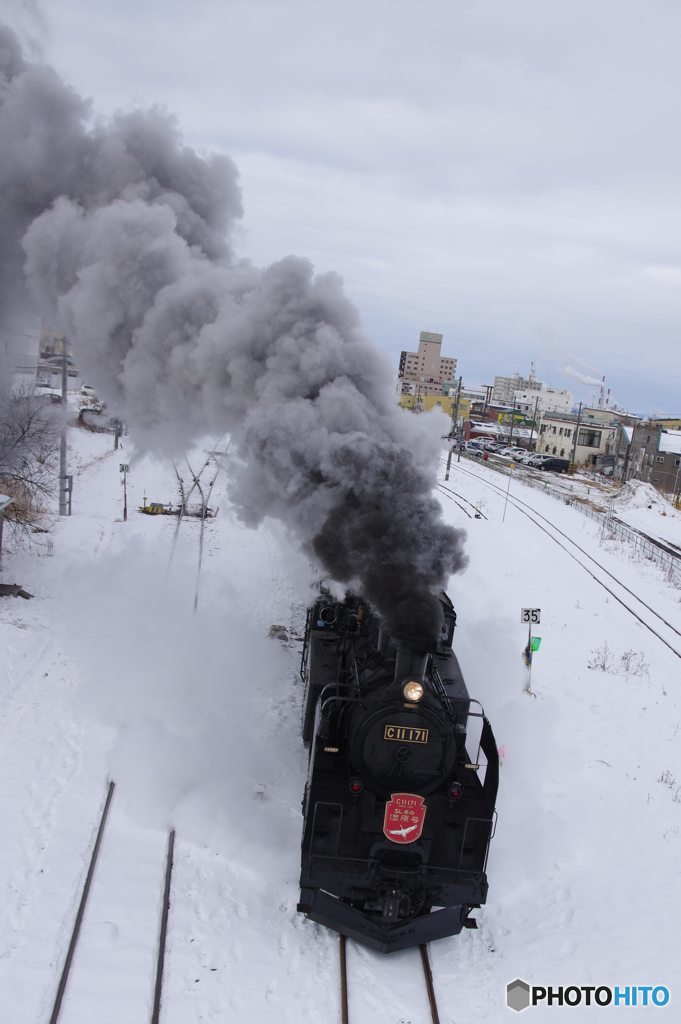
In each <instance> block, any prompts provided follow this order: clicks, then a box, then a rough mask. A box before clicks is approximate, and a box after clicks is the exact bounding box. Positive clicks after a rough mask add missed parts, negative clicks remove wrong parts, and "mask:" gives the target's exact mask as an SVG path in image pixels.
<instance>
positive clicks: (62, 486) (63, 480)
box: [59, 338, 69, 516]
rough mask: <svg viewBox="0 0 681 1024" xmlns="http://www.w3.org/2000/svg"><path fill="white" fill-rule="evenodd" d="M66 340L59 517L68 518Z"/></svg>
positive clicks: (64, 346) (62, 386)
mask: <svg viewBox="0 0 681 1024" xmlns="http://www.w3.org/2000/svg"><path fill="white" fill-rule="evenodd" d="M66 347H67V346H66V338H62V360H61V418H62V423H61V440H60V442H59V515H60V516H66V515H68V512H67V510H66V421H67V415H66V409H67V401H66V400H67V392H68V386H69V384H68V363H67V359H66Z"/></svg>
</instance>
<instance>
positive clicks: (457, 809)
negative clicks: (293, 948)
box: [298, 593, 499, 953]
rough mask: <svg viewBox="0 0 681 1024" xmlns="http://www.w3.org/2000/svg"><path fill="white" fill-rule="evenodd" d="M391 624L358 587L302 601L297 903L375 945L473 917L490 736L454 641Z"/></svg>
mask: <svg viewBox="0 0 681 1024" xmlns="http://www.w3.org/2000/svg"><path fill="white" fill-rule="evenodd" d="M440 605H441V610H442V623H443V624H442V628H441V631H440V634H439V636H437V637H434V638H432V639H430V640H426V641H424V640H423V638H421V637H419V638H415V637H409V636H406V635H402V636H394V635H392V636H391V635H390V634H389V632H388V630H387V628H386V626H385V624H384V623H383V622H381V620H380V619H379V618H378V617H377V616H376V615H375V614H374V613H373V612H372V611H371V609H370V608H369V607H368V606H367V605H366V604H365V602H363V601H362V600H361V599H360V598H358V597H356V596H348V597H346V599H345V600H344V601H335V600H333V599H332V598H331V597H330V596H329V595H324V594H322V595H321V597H320V599H319V600H318V601H316V603H315V604H314V606H313V607H312V608H310V609H309V611H308V614H307V622H306V628H305V638H304V645H303V655H302V661H301V676H302V677H303V680H304V683H305V695H304V703H303V722H302V732H303V740H304V742H305V744H306V745H309V753H310V759H309V771H308V778H307V785H306V789H305V797H304V801H303V817H304V826H303V839H302V859H301V874H300V902H299V904H298V910H299V911H301V912H303V913H304V914H306V915H307V917H308V918H310V919H312V920H313V921H317V922H319V923H321V924H323V925H326V926H328V927H329V928H333V929H335V930H336V931H338V932H340V933H341V934H344V935H346V936H349V937H351V938H354V939H356V940H358V941H359V942H362V943H364V944H365V945H367V946H370V947H372V948H374V949H377V950H379V951H381V952H384V953H390V952H393V951H395V950H399V949H404V948H407V947H409V946H415V945H420V944H422V943H426V942H429V941H430V940H432V939H437V938H443V937H444V936H448V935H455V934H458V933H459V932H460V931H461V929H462V928H475V927H476V922H475V919H474V918H473V917H472V916H471V914H472V911H473V910H474V909H476V908H478V907H480V906H481V905H482V904H483V903H485V901H486V899H487V876H486V864H487V854H488V850H489V843H490V839H491V838H492V835H493V831H494V826H495V820H496V818H495V807H494V805H495V799H496V792H497V784H498V775H499V760H498V753H497V747H496V743H495V740H494V736H493V733H492V729H491V726H490V724H489V722H488V721H487V718H486V717H485V715H484V712H483V710H482V708H481V707H480V705H479V704H478V703H477V702H476V701H474V700H472V699H471V698H470V696H469V694H468V691H467V689H466V685H465V683H464V680H463V676H462V674H461V670H460V668H459V663H458V661H457V658H456V655H455V654H454V652H453V651H452V641H453V636H454V628H455V624H456V613H455V611H454V608H453V606H452V603H451V601H450V600H449V598H448V597H447V595H446V594H444V593H442V594H441V596H440Z"/></svg>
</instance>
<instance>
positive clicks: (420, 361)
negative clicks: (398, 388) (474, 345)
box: [399, 331, 456, 395]
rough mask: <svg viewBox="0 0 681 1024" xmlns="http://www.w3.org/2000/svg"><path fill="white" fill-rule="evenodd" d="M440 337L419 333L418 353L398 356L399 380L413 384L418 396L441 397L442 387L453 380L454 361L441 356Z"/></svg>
mask: <svg viewBox="0 0 681 1024" xmlns="http://www.w3.org/2000/svg"><path fill="white" fill-rule="evenodd" d="M441 347H442V335H441V334H433V333H432V332H431V331H421V334H420V335H419V350H418V352H402V353H401V354H400V370H399V379H400V380H401V381H402V382H403V383H405V384H414V385H416V389H417V391H418V392H419V394H422V395H441V394H443V390H444V385H445V384H446V383H448V382H449V381H453V380H454V376H455V374H456V359H454V358H452V357H449V356H445V357H443V356H441V355H440V349H441Z"/></svg>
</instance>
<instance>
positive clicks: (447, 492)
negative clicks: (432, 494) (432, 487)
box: [437, 484, 487, 519]
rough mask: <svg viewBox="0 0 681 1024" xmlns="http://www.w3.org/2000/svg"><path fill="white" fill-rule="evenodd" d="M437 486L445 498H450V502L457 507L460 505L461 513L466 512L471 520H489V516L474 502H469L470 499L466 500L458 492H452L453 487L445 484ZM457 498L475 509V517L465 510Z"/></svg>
mask: <svg viewBox="0 0 681 1024" xmlns="http://www.w3.org/2000/svg"><path fill="white" fill-rule="evenodd" d="M437 486H438V488H439V490H440V492H441V493H442V494H444V496H445V498H449V500H450V501H453V502H454V504H455V505H458V506H459V508H460V509H461V511H462V512H465V513H466V515H467V516H468V518H469V519H473V518H476V519H487V516H486V515H485V513H484V512H483V511H482V510H481V509H480V507H479V506H478V505H474V504H473V502H472V501H469V500H468V498H465V497H464V496H463V494H459V492H458V491H454V490H452V488H451V487H446V486H445V485H444V484H438V485H437ZM457 498H460V499H461V501H465V502H466V505H470V507H471V508H472V509H473V515H471V513H470V512H469V511H468V509H467V508H465V507H464V506H463V505H462V504H461V502H460V501H457Z"/></svg>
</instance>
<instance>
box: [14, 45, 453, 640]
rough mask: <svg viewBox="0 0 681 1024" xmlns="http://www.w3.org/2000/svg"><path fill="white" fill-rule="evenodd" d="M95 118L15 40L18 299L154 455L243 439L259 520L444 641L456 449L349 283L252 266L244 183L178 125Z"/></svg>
mask: <svg viewBox="0 0 681 1024" xmlns="http://www.w3.org/2000/svg"><path fill="white" fill-rule="evenodd" d="M89 116H90V112H89V108H88V106H87V104H85V103H84V102H83V101H82V100H81V99H79V98H78V97H77V96H75V95H74V93H73V92H72V91H71V90H70V89H69V88H67V87H66V86H65V85H64V84H63V83H62V82H61V81H60V80H59V78H58V77H57V76H56V74H55V73H54V72H53V71H51V70H50V69H48V68H45V67H42V66H39V65H35V64H27V63H26V62H25V61H24V59H23V57H22V55H21V52H20V49H19V47H18V45H17V42H16V39H15V38H14V37H13V36H12V34H11V33H9V32H7V31H4V32H2V33H1V34H0V147H1V151H2V154H3V156H2V170H1V171H0V174H1V178H0V190H1V193H2V200H0V202H2V206H1V207H0V246H2V247H3V249H2V265H3V267H4V268H5V269H4V270H3V271H2V274H3V276H2V277H1V278H0V301H2V300H3V299H4V297H5V296H6V295H7V290H8V289H11V288H13V287H18V286H19V285H18V281H19V273H20V272H21V273H25V274H26V275H27V278H28V280H29V282H30V284H31V287H32V289H33V292H34V294H35V295H37V296H38V297H39V299H40V301H41V302H42V303H43V305H49V306H50V307H51V308H53V309H56V311H57V313H58V316H59V320H60V324H61V326H62V327H63V328H64V329H65V330H66V332H67V333H68V336H69V338H70V339H71V341H72V343H73V346H74V349H75V351H76V354H77V360H78V363H79V365H80V366H81V369H82V371H83V373H85V374H86V375H87V378H88V379H90V380H92V381H93V383H94V384H95V385H96V386H97V388H98V390H99V391H100V392H101V393H102V396H103V397H104V398H106V399H107V400H108V401H109V403H110V404H111V406H112V407H113V408H115V409H116V410H118V411H120V413H121V414H122V415H123V416H124V418H125V419H126V421H127V422H128V423H129V425H130V427H131V429H132V431H133V433H134V435H135V437H136V439H137V441H138V443H140V444H142V445H144V446H146V447H148V448H150V449H153V450H156V451H160V452H170V451H177V450H178V449H179V450H183V449H184V448H186V447H187V446H188V444H189V443H191V441H193V440H195V439H197V438H199V437H201V436H202V435H205V434H206V433H207V432H209V431H212V432H217V433H221V432H224V431H229V432H230V433H231V435H232V450H235V451H236V453H237V455H238V457H239V460H240V468H239V470H238V472H237V474H236V476H235V478H234V480H233V484H232V493H231V497H232V499H233V501H234V502H235V504H236V506H237V508H238V509H239V511H240V514H241V515H242V517H243V518H244V520H246V521H247V522H249V523H251V524H257V523H258V522H259V521H260V520H262V519H263V518H264V517H266V516H274V517H277V518H279V519H281V520H283V521H284V522H285V523H286V524H287V525H288V526H289V528H290V529H291V530H292V532H294V533H295V534H296V535H297V536H298V538H299V539H300V541H301V542H302V544H303V545H304V547H305V548H306V549H307V550H308V551H310V552H311V553H313V554H314V555H315V556H316V557H317V559H319V560H320V561H321V562H322V563H323V565H324V567H325V569H326V571H327V572H328V573H329V574H330V575H331V576H332V577H333V578H335V579H336V580H338V581H339V582H343V583H348V584H355V585H358V586H359V588H360V589H361V591H362V592H363V593H364V594H365V595H366V597H367V598H368V599H369V600H370V601H371V602H372V603H373V604H374V605H375V606H376V607H377V608H378V609H379V610H380V611H381V613H382V614H383V615H384V616H385V617H386V618H387V619H388V621H389V623H390V625H391V626H392V628H394V629H395V630H399V631H403V632H408V633H412V634H419V635H432V634H433V632H434V631H435V630H436V629H437V627H438V624H439V609H438V602H437V598H436V596H435V595H436V594H437V592H438V590H439V589H440V588H441V587H442V586H443V585H445V584H446V581H447V577H448V575H449V574H450V573H451V572H454V571H456V570H458V569H460V568H461V567H462V565H463V564H464V556H463V554H462V542H463V534H462V533H461V532H460V531H457V530H454V529H452V528H451V527H448V526H446V525H444V524H443V523H442V521H441V518H440V513H439V508H438V506H437V503H436V502H435V501H434V500H433V498H432V497H431V491H432V485H433V472H432V461H433V458H434V457H436V455H437V446H436V445H434V444H433V443H432V438H431V439H430V443H429V444H426V443H425V441H426V437H425V434H424V433H423V431H421V432H420V433H419V432H417V431H416V430H415V427H414V418H413V417H412V418H410V417H408V416H406V415H405V414H404V413H403V412H402V411H401V410H399V409H398V408H397V407H396V406H395V401H394V395H393V394H392V388H391V386H390V385H389V375H388V373H386V367H385V366H384V364H383V361H382V360H381V359H380V358H379V357H378V355H377V354H376V353H375V352H374V350H373V349H372V348H371V347H370V346H369V344H368V343H367V341H366V340H365V339H364V337H363V336H362V334H361V332H360V329H359V324H358V318H357V314H356V311H355V309H354V307H353V306H352V305H351V304H350V303H349V302H348V300H347V299H346V297H345V295H344V294H343V291H342V288H341V285H340V282H339V280H338V278H337V277H336V276H335V275H324V276H318V277H315V276H314V274H313V270H312V267H311V265H310V264H309V263H308V262H307V261H306V260H303V259H298V258H295V257H293V256H290V257H288V258H286V259H284V260H281V261H280V262H278V263H276V264H274V265H273V266H271V267H268V268H266V269H264V270H261V269H257V268H255V267H253V266H251V265H250V264H247V263H244V262H236V261H235V260H234V259H233V257H232V256H231V254H230V251H229V247H228V244H227V242H226V241H225V239H226V238H228V237H229V229H230V226H231V225H232V223H233V222H234V221H235V219H236V218H238V217H239V216H240V215H241V206H240V193H239V189H238V185H237V174H236V169H235V167H234V165H233V164H232V163H231V162H230V161H229V160H227V159H225V158H223V157H212V158H211V159H209V160H204V159H202V158H199V157H198V156H197V155H196V154H195V153H194V152H193V151H192V150H190V149H187V148H183V146H182V145H181V142H180V139H179V137H178V134H177V130H176V127H175V125H174V122H173V121H172V119H171V118H169V117H168V116H167V115H165V114H163V113H161V112H159V111H158V110H152V111H145V112H136V113H131V114H122V115H119V116H117V117H116V118H114V119H113V121H112V122H111V123H108V124H106V125H104V124H99V123H97V124H95V125H94V127H90V126H89ZM20 242H21V247H20ZM22 248H23V252H22ZM23 257H25V261H24V260H23Z"/></svg>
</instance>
